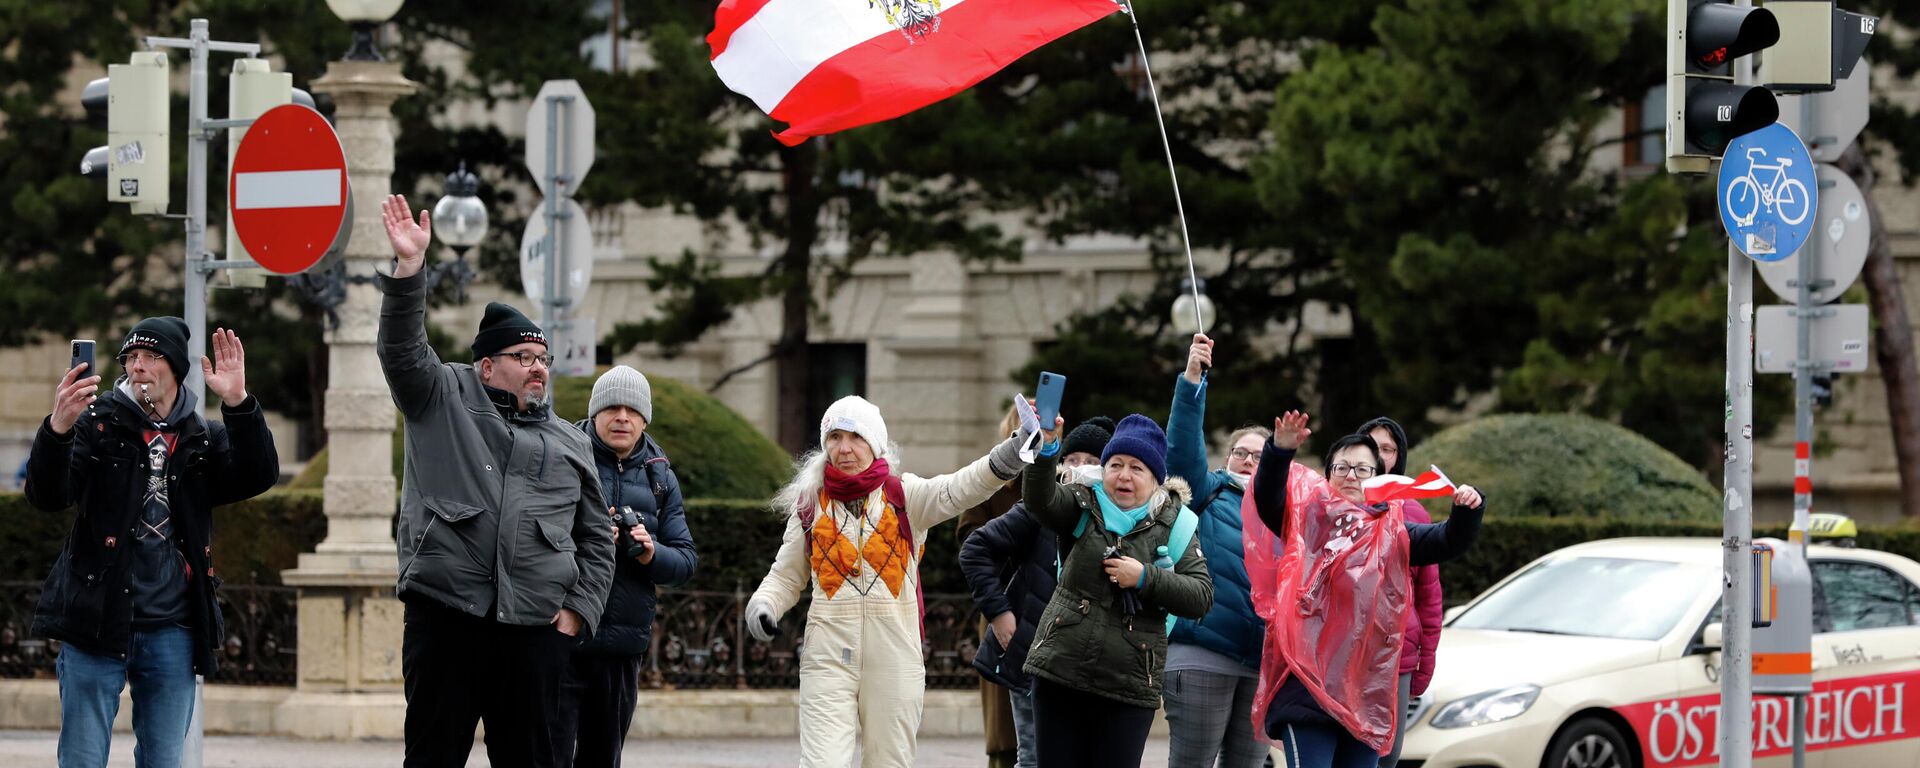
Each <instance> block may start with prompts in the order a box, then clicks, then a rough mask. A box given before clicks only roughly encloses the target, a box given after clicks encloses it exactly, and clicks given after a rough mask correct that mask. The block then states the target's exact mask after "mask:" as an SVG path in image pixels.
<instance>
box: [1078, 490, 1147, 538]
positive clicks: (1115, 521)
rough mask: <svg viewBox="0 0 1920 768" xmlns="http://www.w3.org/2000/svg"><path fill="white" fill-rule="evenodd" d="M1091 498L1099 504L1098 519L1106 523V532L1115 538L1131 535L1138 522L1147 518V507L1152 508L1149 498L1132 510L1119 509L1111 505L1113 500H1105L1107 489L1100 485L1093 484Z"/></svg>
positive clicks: (1117, 506) (1116, 505)
mask: <svg viewBox="0 0 1920 768" xmlns="http://www.w3.org/2000/svg"><path fill="white" fill-rule="evenodd" d="M1093 498H1094V499H1096V500H1098V501H1099V502H1100V518H1101V519H1102V520H1105V521H1106V523H1107V530H1109V531H1113V535H1115V536H1125V535H1127V534H1129V533H1132V532H1133V529H1134V527H1135V526H1138V525H1139V524H1140V520H1141V519H1142V518H1145V517H1146V516H1147V512H1148V511H1150V510H1149V507H1152V506H1153V500H1152V498H1151V497H1149V498H1148V500H1147V503H1145V504H1141V505H1140V506H1137V507H1134V508H1133V509H1121V508H1120V505H1118V504H1115V503H1113V499H1110V498H1107V489H1106V488H1105V487H1103V486H1102V485H1101V484H1100V483H1094V484H1093Z"/></svg>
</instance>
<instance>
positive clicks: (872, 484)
mask: <svg viewBox="0 0 1920 768" xmlns="http://www.w3.org/2000/svg"><path fill="white" fill-rule="evenodd" d="M891 472H892V470H891V469H890V468H889V467H888V466H887V460H886V459H874V460H873V464H872V465H871V466H868V467H867V470H866V471H865V472H861V473H860V474H857V475H849V474H847V473H845V472H842V471H840V469H839V468H838V467H835V466H833V464H831V463H829V464H827V488H826V490H827V498H829V499H833V500H834V501H838V502H842V503H845V502H849V501H854V500H857V499H864V498H866V497H868V496H871V495H873V492H874V490H875V489H877V488H879V487H880V484H881V483H884V482H886V481H887V475H888V474H890V473H891Z"/></svg>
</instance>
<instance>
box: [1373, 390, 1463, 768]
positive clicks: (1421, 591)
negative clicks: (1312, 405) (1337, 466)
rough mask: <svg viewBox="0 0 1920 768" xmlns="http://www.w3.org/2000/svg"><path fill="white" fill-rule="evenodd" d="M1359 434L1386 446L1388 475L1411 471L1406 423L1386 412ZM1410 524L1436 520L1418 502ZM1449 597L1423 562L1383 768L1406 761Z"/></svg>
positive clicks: (1436, 572) (1411, 508) (1436, 571)
mask: <svg viewBox="0 0 1920 768" xmlns="http://www.w3.org/2000/svg"><path fill="white" fill-rule="evenodd" d="M1354 434H1359V435H1366V436H1367V437H1371V438H1373V442H1374V444H1375V445H1377V446H1379V448H1380V459H1381V462H1380V466H1382V467H1385V468H1386V474H1391V475H1405V474H1407V454H1408V453H1410V452H1412V451H1413V444H1412V443H1410V442H1408V441H1407V430H1406V429H1404V428H1402V427H1401V426H1400V422H1397V421H1394V420H1393V419H1390V418H1387V417H1385V416H1381V417H1379V418H1377V419H1373V420H1372V421H1369V422H1367V423H1365V424H1362V425H1360V428H1359V429H1357V430H1354ZM1404 509H1406V514H1407V522H1410V523H1425V522H1430V520H1429V519H1428V517H1427V508H1426V507H1423V506H1420V505H1418V504H1408V505H1406V506H1405V507H1404ZM1444 600H1445V595H1444V594H1443V593H1442V591H1441V589H1440V566H1437V565H1423V566H1420V567H1418V568H1415V569H1413V600H1412V605H1409V606H1407V620H1406V631H1407V635H1406V639H1405V640H1403V641H1401V643H1400V696H1399V701H1400V714H1401V717H1402V719H1401V721H1400V731H1399V732H1398V733H1396V734H1395V735H1394V737H1393V751H1391V752H1388V753H1387V755H1386V757H1382V758H1380V768H1394V766H1396V765H1399V764H1400V747H1401V745H1402V744H1404V743H1405V742H1406V738H1407V726H1410V725H1412V723H1409V722H1407V721H1406V719H1405V716H1406V713H1407V712H1408V711H1409V707H1410V705H1411V703H1412V702H1413V700H1414V699H1415V698H1416V697H1418V696H1419V695H1420V694H1422V693H1425V692H1426V690H1427V684H1428V683H1430V682H1433V666H1434V659H1435V656H1436V652H1437V651H1438V650H1439V648H1440V622H1441V620H1442V614H1443V613H1445V611H1446V603H1445V601H1444Z"/></svg>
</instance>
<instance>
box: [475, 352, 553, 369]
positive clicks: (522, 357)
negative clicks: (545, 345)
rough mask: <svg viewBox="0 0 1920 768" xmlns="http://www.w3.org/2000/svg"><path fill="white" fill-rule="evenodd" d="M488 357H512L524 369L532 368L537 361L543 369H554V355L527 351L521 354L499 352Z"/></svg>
mask: <svg viewBox="0 0 1920 768" xmlns="http://www.w3.org/2000/svg"><path fill="white" fill-rule="evenodd" d="M488 357H511V358H513V359H514V360H515V361H516V362H518V363H520V367H522V368H532V367H533V364H534V362H535V361H539V363H540V366H541V367H542V368H552V367H553V355H550V354H548V355H536V354H534V353H532V352H528V351H525V350H521V351H519V352H498V353H495V354H491V355H488Z"/></svg>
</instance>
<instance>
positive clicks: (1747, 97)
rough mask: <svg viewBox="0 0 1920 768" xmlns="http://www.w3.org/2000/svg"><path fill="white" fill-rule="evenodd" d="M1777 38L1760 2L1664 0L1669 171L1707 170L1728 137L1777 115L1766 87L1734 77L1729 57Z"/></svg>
mask: <svg viewBox="0 0 1920 768" xmlns="http://www.w3.org/2000/svg"><path fill="white" fill-rule="evenodd" d="M1779 41H1780V24H1779V22H1778V21H1777V20H1776V19H1775V18H1774V16H1773V13H1772V12H1771V11H1768V10H1767V9H1765V8H1747V7H1736V6H1734V5H1733V4H1731V3H1726V2H1718V1H1717V0H1667V170H1669V171H1672V172H1674V173H1706V172H1707V171H1708V170H1709V169H1710V168H1711V167H1712V165H1713V161H1714V159H1715V158H1718V157H1720V155H1721V153H1722V152H1725V151H1726V148H1727V144H1728V143H1729V142H1731V141H1733V140H1734V139H1735V138H1737V137H1739V136H1742V135H1745V134H1748V133H1752V132H1754V131H1757V130H1760V129H1761V128H1765V127H1767V126H1769V125H1772V124H1773V123H1774V121H1776V120H1778V119H1779V118H1780V105H1779V104H1778V103H1776V102H1775V101H1774V98H1773V94H1772V93H1771V92H1768V91H1767V89H1765V88H1760V87H1757V86H1751V85H1735V84H1734V82H1733V61H1734V59H1738V58H1740V57H1742V56H1746V55H1748V54H1751V53H1753V52H1755V51H1759V50H1761V49H1764V48H1766V47H1768V46H1771V45H1773V44H1774V43H1776V42H1779Z"/></svg>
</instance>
